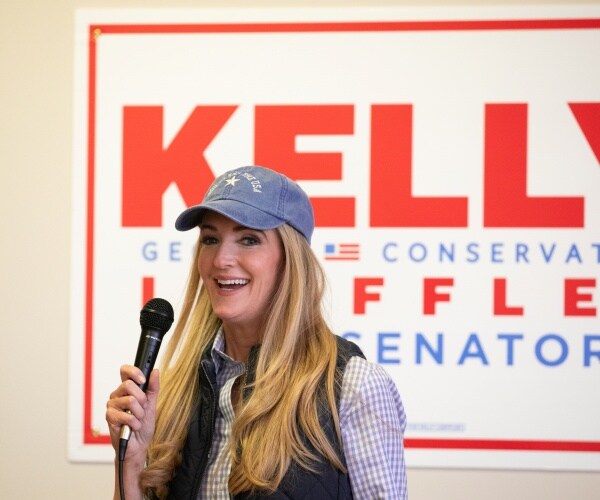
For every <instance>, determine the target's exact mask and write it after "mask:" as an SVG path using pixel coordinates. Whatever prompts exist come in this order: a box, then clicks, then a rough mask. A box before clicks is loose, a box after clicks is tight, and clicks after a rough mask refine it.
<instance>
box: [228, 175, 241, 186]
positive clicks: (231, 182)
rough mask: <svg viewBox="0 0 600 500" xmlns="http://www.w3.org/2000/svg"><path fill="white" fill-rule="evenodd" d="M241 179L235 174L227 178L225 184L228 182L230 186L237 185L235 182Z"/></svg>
mask: <svg viewBox="0 0 600 500" xmlns="http://www.w3.org/2000/svg"><path fill="white" fill-rule="evenodd" d="M237 181H239V179H238V178H237V177H236V176H235V175H234V176H233V177H230V178H229V179H227V180H226V181H225V184H228V185H229V186H235V183H236V182H237Z"/></svg>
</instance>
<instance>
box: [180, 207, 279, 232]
mask: <svg viewBox="0 0 600 500" xmlns="http://www.w3.org/2000/svg"><path fill="white" fill-rule="evenodd" d="M207 210H212V211H213V212H217V213H219V214H221V215H224V216H225V217H227V218H229V219H231V220H234V221H235V222H237V223H238V224H241V225H242V226H245V227H249V228H251V229H261V230H267V229H275V228H276V227H279V226H281V225H282V224H284V223H285V221H284V220H283V219H280V218H279V217H275V216H274V215H270V214H267V213H265V212H263V211H261V210H258V209H256V208H254V207H252V206H250V205H246V204H245V203H242V202H239V201H236V200H215V201H209V202H206V203H202V204H200V205H195V206H193V207H190V208H188V209H187V210H184V211H183V212H181V214H180V215H179V217H177V220H176V221H175V229H177V230H178V231H189V230H190V229H193V228H195V227H197V226H199V225H200V223H201V222H202V218H203V217H204V214H205V212H206V211H207Z"/></svg>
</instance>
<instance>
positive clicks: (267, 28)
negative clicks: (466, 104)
mask: <svg viewBox="0 0 600 500" xmlns="http://www.w3.org/2000/svg"><path fill="white" fill-rule="evenodd" d="M599 28H600V19H595V18H592V19H518V20H515V19H512V20H452V21H391V22H384V21H381V22H379V21H374V22H355V21H351V22H269V23H211V24H96V25H90V27H89V60H88V64H89V67H88V78H89V81H88V137H87V216H86V223H87V228H86V255H85V258H86V270H85V294H86V296H85V320H84V321H85V345H84V411H83V429H84V430H83V442H84V444H110V436H108V435H106V434H98V433H97V432H96V431H95V430H94V428H93V426H92V367H93V366H92V363H93V353H92V345H93V313H94V311H93V298H94V297H93V284H94V271H93V264H94V203H95V196H94V195H95V191H94V189H95V182H94V181H95V137H96V128H95V127H96V56H97V41H98V39H99V37H100V36H104V35H127V34H157V33H160V34H185V33H323V32H335V33H341V32H396V31H416V32H422V31H509V30H536V31H537V30H564V29H571V30H573V29H577V30H579V29H599ZM404 444H405V447H406V448H413V449H438V450H452V449H454V450H456V449H462V450H490V451H498V450H528V451H561V452H565V451H571V452H600V442H598V441H544V440H499V439H441V438H433V439H431V438H407V439H405V440H404Z"/></svg>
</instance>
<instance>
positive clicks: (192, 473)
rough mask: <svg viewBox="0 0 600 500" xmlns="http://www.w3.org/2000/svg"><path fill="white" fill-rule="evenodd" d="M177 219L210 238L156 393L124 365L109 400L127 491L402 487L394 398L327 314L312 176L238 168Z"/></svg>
mask: <svg viewBox="0 0 600 500" xmlns="http://www.w3.org/2000/svg"><path fill="white" fill-rule="evenodd" d="M175 225H176V227H177V229H179V230H183V231H186V230H189V229H192V228H195V227H199V228H200V239H199V244H198V247H197V250H196V255H195V259H194V262H193V265H192V268H191V272H190V277H189V280H188V287H187V292H186V296H185V300H184V304H183V308H182V312H181V317H180V319H179V321H178V324H177V327H176V328H175V332H174V333H173V335H172V338H171V340H170V342H169V345H168V348H167V351H166V353H165V356H164V359H163V368H162V375H161V378H162V381H161V385H162V388H161V389H160V397H159V396H158V394H159V376H158V371H157V370H154V371H153V372H152V374H151V375H150V380H149V384H148V390H147V393H146V394H144V393H143V392H142V391H141V390H140V389H139V387H138V386H137V385H136V384H139V383H142V382H144V380H143V375H142V373H141V371H140V370H138V369H137V368H135V367H133V366H123V367H122V368H121V380H122V381H123V382H122V384H121V385H120V386H119V387H118V388H117V389H116V390H115V391H114V392H113V393H112V394H111V396H110V400H109V401H108V403H107V412H106V419H107V422H108V424H109V428H110V433H111V438H112V443H113V446H114V447H115V450H117V449H118V442H119V433H120V430H121V427H122V426H123V425H125V424H126V425H129V426H130V428H131V429H132V430H133V433H132V436H131V438H130V440H129V446H128V450H127V453H126V456H125V460H124V465H125V473H124V480H123V483H124V487H125V496H126V499H127V500H134V499H140V498H143V497H144V496H146V497H150V498H177V499H193V500H196V499H198V498H210V499H220V498H223V499H228V498H231V497H233V498H314V499H322V498H361V499H362V498H364V499H376V498H386V499H388V498H400V499H403V498H406V473H405V466H404V452H403V444H402V439H403V431H404V427H405V425H406V419H405V415H404V409H403V407H402V403H401V400H400V396H399V395H398V392H397V390H396V387H395V385H394V383H393V381H392V380H391V379H390V378H389V376H388V375H387V374H386V372H385V371H384V370H383V369H381V368H380V367H379V366H377V365H374V364H371V363H369V362H367V361H366V360H365V359H364V357H363V355H362V353H361V352H360V350H359V349H358V348H357V347H356V346H355V345H354V344H352V343H350V342H348V341H345V340H343V339H341V338H339V337H337V336H335V335H333V333H332V332H331V330H330V329H329V328H328V326H327V324H326V323H325V321H324V319H323V316H322V311H321V298H322V295H323V285H324V275H323V271H322V268H321V267H320V265H319V263H318V261H317V259H316V257H315V255H314V253H313V252H312V250H311V248H310V239H311V236H312V232H313V229H314V218H313V211H312V206H311V204H310V201H309V200H308V197H307V196H306V194H305V193H304V192H303V191H302V189H301V188H300V187H299V186H298V185H297V184H296V183H294V182H292V181H291V180H290V179H288V178H287V177H285V176H283V175H281V174H279V173H277V172H274V171H272V170H269V169H266V168H262V167H256V166H251V167H242V168H239V169H236V170H233V171H230V172H227V173H225V174H223V175H222V176H220V177H218V178H217V179H216V180H215V181H214V182H213V184H212V185H211V187H210V189H209V190H208V192H207V194H206V196H205V197H204V200H203V202H202V203H201V204H200V205H197V206H194V207H191V208H189V209H187V210H185V211H184V212H183V213H182V214H181V215H180V216H179V217H178V219H177V221H176V224H175ZM116 483H117V484H116V487H115V498H116V499H118V498H119V489H118V480H117V481H116Z"/></svg>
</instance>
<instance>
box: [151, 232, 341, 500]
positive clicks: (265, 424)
mask: <svg viewBox="0 0 600 500" xmlns="http://www.w3.org/2000/svg"><path fill="white" fill-rule="evenodd" d="M276 231H277V234H278V235H279V238H280V240H281V243H282V247H283V251H284V261H283V269H282V273H281V283H280V284H279V286H278V288H277V289H276V291H275V293H274V296H273V299H272V302H271V306H270V310H269V311H268V313H267V317H266V318H265V323H264V327H263V331H262V333H261V336H260V337H261V348H260V354H259V357H258V361H257V366H256V375H255V381H254V382H253V384H252V393H251V395H250V397H249V398H248V400H247V401H244V403H243V404H242V405H240V407H239V408H238V410H237V413H236V416H235V418H234V421H233V427H232V438H231V442H230V446H231V457H232V469H231V474H230V477H229V491H230V493H231V494H237V493H240V492H242V491H256V490H264V491H267V492H273V491H275V490H276V489H277V487H278V486H279V483H280V482H281V480H282V479H283V477H284V476H285V473H286V471H287V469H288V467H289V465H290V463H291V462H292V461H295V462H296V463H298V464H299V465H300V466H301V467H304V468H306V469H308V470H315V465H316V463H317V461H318V460H320V459H321V457H324V458H325V460H327V461H328V462H330V463H331V464H332V465H333V466H334V467H336V468H338V469H340V470H344V466H343V463H342V462H341V460H340V458H339V457H338V454H337V452H336V448H335V446H334V444H333V443H331V442H330V441H329V439H328V438H327V436H326V435H325V433H324V432H323V430H322V427H321V424H320V422H319V412H318V407H319V404H323V403H326V404H327V406H329V408H331V413H332V415H333V422H334V427H335V431H336V434H337V438H338V441H339V442H340V443H341V437H340V429H339V421H338V418H337V409H336V402H335V384H336V373H335V368H336V356H337V345H336V341H335V337H334V335H333V334H332V332H331V330H330V329H329V328H328V326H327V324H326V322H325V320H324V318H323V314H322V310H321V300H322V297H323V293H324V286H325V276H324V272H323V269H322V268H321V266H320V264H319V262H318V261H317V259H316V257H315V255H314V253H313V252H312V250H311V249H310V246H309V244H308V242H307V241H306V240H305V239H304V238H303V237H302V236H301V235H300V234H299V233H298V232H297V231H296V230H295V229H293V228H291V227H290V226H288V225H285V224H284V225H283V226H280V227H279V228H277V230H276ZM200 246H201V245H200V244H199V245H198V248H197V250H196V255H195V260H194V263H193V265H192V269H191V272H190V276H189V279H188V286H187V291H186V295H185V299H184V305H183V308H182V313H181V317H180V320H179V322H178V324H177V327H176V328H175V332H174V333H173V336H172V338H171V340H170V343H169V347H168V349H167V351H166V352H165V357H164V359H163V361H162V373H161V392H160V396H159V401H158V408H157V420H156V430H155V433H154V437H153V440H152V443H151V445H150V447H149V449H148V467H147V468H146V470H145V471H144V472H143V474H142V477H141V484H142V487H143V488H144V490H145V491H146V492H147V493H148V492H149V491H152V492H153V493H154V494H155V495H156V496H158V497H159V498H164V497H166V496H167V493H168V483H169V481H170V480H171V478H172V476H173V472H174V470H175V468H176V467H177V466H178V465H179V463H180V462H181V450H182V448H183V445H184V443H185V439H186V436H187V431H188V425H189V421H190V418H191V413H192V410H193V407H194V403H195V398H196V397H197V394H198V377H197V369H198V363H199V360H200V356H201V354H202V352H204V350H205V349H206V348H207V347H208V346H209V345H210V343H211V342H212V340H213V339H214V335H215V333H216V331H217V329H218V328H219V325H220V320H219V319H218V318H217V317H216V316H215V315H214V313H213V311H212V308H211V306H210V302H209V300H208V295H207V293H206V290H205V289H204V287H202V284H201V280H200V277H199V273H198V269H197V262H198V255H199V251H200ZM323 388H324V390H323ZM323 395H324V396H323ZM322 399H325V400H326V401H322ZM303 436H306V438H307V439H308V441H309V443H310V445H312V448H313V449H314V451H311V450H310V449H309V448H308V447H307V445H306V444H305V442H304V441H303Z"/></svg>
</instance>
